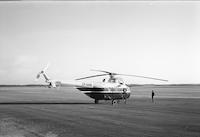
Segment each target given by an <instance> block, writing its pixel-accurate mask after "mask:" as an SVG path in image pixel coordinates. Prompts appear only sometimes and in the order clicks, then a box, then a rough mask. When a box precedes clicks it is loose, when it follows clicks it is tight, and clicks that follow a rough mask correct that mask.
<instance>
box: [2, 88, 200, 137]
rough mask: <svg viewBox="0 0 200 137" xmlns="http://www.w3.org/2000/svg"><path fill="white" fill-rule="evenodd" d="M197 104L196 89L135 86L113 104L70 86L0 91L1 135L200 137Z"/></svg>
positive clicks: (199, 103) (198, 93)
mask: <svg viewBox="0 0 200 137" xmlns="http://www.w3.org/2000/svg"><path fill="white" fill-rule="evenodd" d="M152 89H153V90H155V92H156V96H155V102H154V103H152V102H151V98H150V95H151V90H152ZM199 106H200V86H136V87H134V88H132V96H131V98H130V99H129V100H128V101H127V104H123V102H121V103H120V104H118V105H114V106H112V105H111V103H110V101H100V104H94V103H93V100H92V99H90V98H89V97H87V96H85V95H84V94H82V93H81V92H79V91H77V90H76V89H73V88H71V87H62V88H60V89H59V90H58V89H48V88H45V87H0V137H161V136H162V137H199V136H200V107H199Z"/></svg>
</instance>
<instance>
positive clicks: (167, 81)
mask: <svg viewBox="0 0 200 137" xmlns="http://www.w3.org/2000/svg"><path fill="white" fill-rule="evenodd" d="M114 74H115V75H123V76H132V77H139V78H146V79H153V80H159V81H165V82H168V80H165V79H159V78H153V77H146V76H138V75H127V74H117V73H114Z"/></svg>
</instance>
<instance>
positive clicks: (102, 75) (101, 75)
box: [75, 74, 109, 80]
mask: <svg viewBox="0 0 200 137" xmlns="http://www.w3.org/2000/svg"><path fill="white" fill-rule="evenodd" d="M106 75H109V74H100V75H92V76H88V77H83V78H77V79H75V80H82V79H87V78H94V77H100V76H106Z"/></svg>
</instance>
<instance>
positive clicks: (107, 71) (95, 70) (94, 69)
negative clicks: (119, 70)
mask: <svg viewBox="0 0 200 137" xmlns="http://www.w3.org/2000/svg"><path fill="white" fill-rule="evenodd" d="M91 71H98V72H103V73H108V74H112V72H109V71H104V70H96V69H91Z"/></svg>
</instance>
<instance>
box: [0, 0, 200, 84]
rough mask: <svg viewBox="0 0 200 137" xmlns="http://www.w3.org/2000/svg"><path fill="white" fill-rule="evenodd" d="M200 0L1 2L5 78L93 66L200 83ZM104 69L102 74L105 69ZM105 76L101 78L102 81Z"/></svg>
mask: <svg viewBox="0 0 200 137" xmlns="http://www.w3.org/2000/svg"><path fill="white" fill-rule="evenodd" d="M199 37H200V2H170V1H169V2H166V1H164V2H163V1H162V2H155V1H154V2H152V1H143V2H136V1H135V2H131V1H126V2H122V1H121V2H120V1H115V2H114V1H110V2H109V1H96V2H91V1H76V2H71V1H68V2H62V1H61V2H5V1H4V2H0V84H35V83H37V84H38V83H43V79H40V80H39V81H37V82H36V81H35V77H36V74H37V73H38V72H39V71H40V70H42V69H43V68H44V67H45V66H46V65H47V63H48V62H50V67H49V68H48V70H47V74H48V75H49V76H50V77H51V78H52V79H58V80H61V81H71V80H74V79H76V78H79V77H84V76H90V75H93V74H99V73H98V72H92V71H90V70H91V69H100V70H107V71H112V72H116V73H124V74H132V75H142V76H149V77H156V78H162V79H167V80H169V82H167V83H166V82H161V81H155V80H150V79H142V78H135V77H124V76H123V79H124V80H125V81H126V82H127V83H136V84H187V83H188V84H191V83H192V84H197V83H200V71H199V70H200V63H199V59H200V54H199V51H200V39H199ZM100 74H101V73H100ZM101 79H102V78H101V77H99V78H95V79H92V81H98V80H101Z"/></svg>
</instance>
